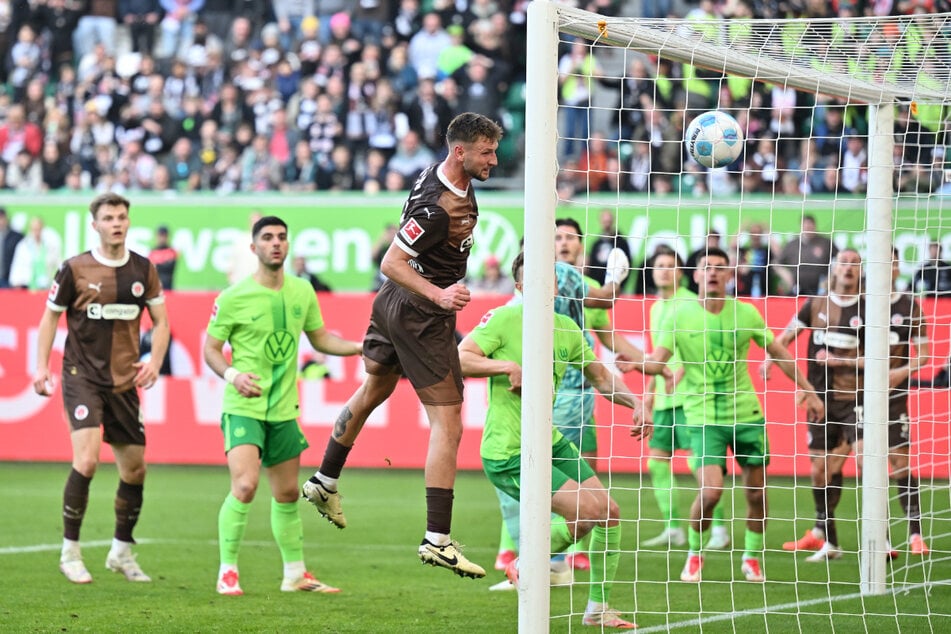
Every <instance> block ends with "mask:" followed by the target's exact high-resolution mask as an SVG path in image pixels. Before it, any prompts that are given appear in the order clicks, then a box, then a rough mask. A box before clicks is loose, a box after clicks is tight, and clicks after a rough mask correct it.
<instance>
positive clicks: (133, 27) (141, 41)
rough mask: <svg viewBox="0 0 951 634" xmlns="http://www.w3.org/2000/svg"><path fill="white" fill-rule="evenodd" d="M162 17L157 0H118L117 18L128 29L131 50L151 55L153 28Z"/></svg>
mask: <svg viewBox="0 0 951 634" xmlns="http://www.w3.org/2000/svg"><path fill="white" fill-rule="evenodd" d="M161 18H162V5H161V4H159V0H120V2H119V20H120V21H121V22H122V24H124V25H125V26H126V27H127V28H128V29H129V38H130V39H131V40H132V52H134V53H144V54H146V55H151V54H152V52H153V51H154V49H155V30H156V29H155V28H156V26H158V23H159V20H160V19H161Z"/></svg>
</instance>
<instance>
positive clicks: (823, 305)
mask: <svg viewBox="0 0 951 634" xmlns="http://www.w3.org/2000/svg"><path fill="white" fill-rule="evenodd" d="M830 280H831V283H830V285H829V294H828V295H827V296H819V297H810V298H809V299H808V300H806V303H804V304H803V305H802V308H800V309H799V313H798V314H797V315H796V316H795V317H794V318H793V320H792V322H791V323H790V324H789V326H787V327H786V330H785V331H784V332H783V334H781V335H780V336H779V337H778V338H777V341H779V342H780V343H781V344H782V345H784V346H788V345H789V344H791V343H792V342H793V341H794V340H795V339H796V337H797V336H798V335H799V334H800V333H801V332H803V330H805V329H807V328H808V329H810V330H811V331H812V335H811V337H810V338H809V346H808V352H807V357H806V358H807V361H806V373H807V376H808V378H809V382H810V383H812V385H813V386H814V387H815V389H816V393H817V394H819V395H820V396H824V400H825V413H826V415H825V420H824V421H821V422H818V423H815V422H810V423H809V434H808V438H809V458H810V463H811V470H810V478H811V481H812V496H813V500H814V502H815V506H816V523H815V526H813V528H811V529H809V530H807V531H806V533H805V534H804V535H803V536H802V537H801V538H799V539H798V540H796V541H791V542H786V543H785V544H783V549H784V550H815V551H816V552H815V553H813V554H812V555H810V556H809V557H807V558H806V561H809V562H813V563H818V562H823V561H826V560H829V559H838V558H839V557H841V556H842V549H841V548H839V541H838V535H837V533H836V526H835V509H836V507H837V506H838V504H839V500H840V499H841V498H842V465H843V464H844V463H845V460H846V459H847V458H848V456H849V453H851V451H852V446H853V445H854V444H855V440H856V424H857V422H858V420H857V416H858V415H859V413H860V407H859V406H860V405H861V402H860V398H859V394H860V391H861V389H862V384H861V381H862V370H861V367H862V360H863V350H864V348H865V345H864V341H865V328H864V325H865V321H864V319H865V317H864V310H865V307H864V303H863V302H862V301H861V297H860V293H861V281H862V256H860V255H859V254H858V252H857V251H855V250H853V249H845V250H843V251H840V252H839V253H838V255H836V258H835V263H834V264H833V265H832V276H831V278H830ZM764 367H765V372H766V376H767V377H768V368H769V361H767V362H766V364H764Z"/></svg>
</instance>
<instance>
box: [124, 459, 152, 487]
mask: <svg viewBox="0 0 951 634" xmlns="http://www.w3.org/2000/svg"><path fill="white" fill-rule="evenodd" d="M146 470H147V469H146V467H145V463H144V462H140V463H138V464H134V465H131V466H128V467H125V468H123V469H122V479H123V481H125V482H128V483H129V484H142V483H143V482H145V472H146Z"/></svg>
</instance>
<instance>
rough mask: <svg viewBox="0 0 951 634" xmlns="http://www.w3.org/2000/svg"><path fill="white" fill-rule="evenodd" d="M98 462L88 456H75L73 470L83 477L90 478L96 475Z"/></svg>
mask: <svg viewBox="0 0 951 634" xmlns="http://www.w3.org/2000/svg"><path fill="white" fill-rule="evenodd" d="M98 466H99V461H98V460H97V459H96V458H93V457H89V456H76V457H75V458H73V469H75V470H76V472H78V473H79V474H81V475H83V476H84V477H87V478H91V477H93V476H94V475H96V468H97V467H98Z"/></svg>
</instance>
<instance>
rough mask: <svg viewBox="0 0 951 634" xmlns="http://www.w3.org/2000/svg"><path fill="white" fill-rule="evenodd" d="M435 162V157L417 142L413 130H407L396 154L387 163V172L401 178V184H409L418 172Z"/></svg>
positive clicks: (417, 138) (417, 136)
mask: <svg viewBox="0 0 951 634" xmlns="http://www.w3.org/2000/svg"><path fill="white" fill-rule="evenodd" d="M435 162H436V155H435V154H434V153H433V151H432V150H430V149H429V148H428V147H426V146H425V145H423V144H422V143H421V142H420V140H419V134H417V132H416V131H415V130H407V131H406V134H404V135H403V138H402V139H401V140H400V144H399V147H398V148H397V150H396V153H395V154H394V155H393V156H392V157H391V158H390V160H389V162H388V163H387V170H388V171H390V172H396V173H397V174H399V175H400V176H402V177H403V182H404V184H405V183H411V182H413V181H415V180H416V177H417V176H419V174H420V172H422V171H423V170H424V169H426V168H427V167H429V166H430V165H432V164H433V163H435Z"/></svg>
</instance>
